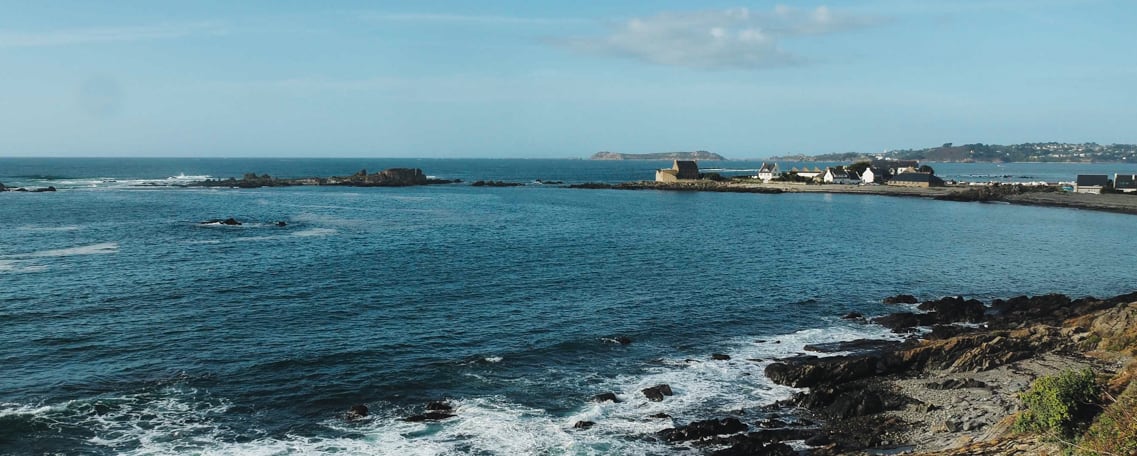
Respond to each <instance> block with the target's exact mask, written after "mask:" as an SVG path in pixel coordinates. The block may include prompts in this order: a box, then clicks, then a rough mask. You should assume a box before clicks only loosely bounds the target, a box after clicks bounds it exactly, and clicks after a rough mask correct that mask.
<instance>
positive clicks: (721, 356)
mask: <svg viewBox="0 0 1137 456" xmlns="http://www.w3.org/2000/svg"><path fill="white" fill-rule="evenodd" d="M711 359H713V360H715V361H730V355H724V354H722V353H714V354H711Z"/></svg>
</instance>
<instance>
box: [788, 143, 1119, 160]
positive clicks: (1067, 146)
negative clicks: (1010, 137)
mask: <svg viewBox="0 0 1137 456" xmlns="http://www.w3.org/2000/svg"><path fill="white" fill-rule="evenodd" d="M873 158H891V159H896V160H919V161H930V162H956V163H968V162H994V163H1002V162H1086V163H1089V162H1122V163H1125V162H1134V161H1137V145H1133V144H1108V145H1103V144H1097V143H1080V144H1073V143H1058V142H1044V143H1024V144H1013V145H1009V146H1003V145H998V144H982V143H977V144H964V145H959V146H955V145H952V143H946V144H944V145H942V146H938V147H929V148H926V149H903V150H891V151H887V152H884V153H880V154H865V153H861V152H843V153H833V154H821V155H786V156H781V157H771V159H772V160H785V161H799V162H854V161H859V160H870V159H873Z"/></svg>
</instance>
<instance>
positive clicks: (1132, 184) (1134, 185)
mask: <svg viewBox="0 0 1137 456" xmlns="http://www.w3.org/2000/svg"><path fill="white" fill-rule="evenodd" d="M1113 189H1114V190H1117V191H1119V192H1125V193H1133V192H1137V174H1114V175H1113Z"/></svg>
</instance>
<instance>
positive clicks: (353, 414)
mask: <svg viewBox="0 0 1137 456" xmlns="http://www.w3.org/2000/svg"><path fill="white" fill-rule="evenodd" d="M369 413H370V411H369V410H368V409H367V406H366V405H363V404H356V405H353V406H351V409H349V410H348V411H347V416H346V417H345V418H346V419H347V420H348V421H351V420H358V419H363V418H366V417H367V415H368V414H369Z"/></svg>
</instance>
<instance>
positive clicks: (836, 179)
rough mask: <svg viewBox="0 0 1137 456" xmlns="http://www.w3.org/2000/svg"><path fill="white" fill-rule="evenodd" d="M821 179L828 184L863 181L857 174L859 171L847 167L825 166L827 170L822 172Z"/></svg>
mask: <svg viewBox="0 0 1137 456" xmlns="http://www.w3.org/2000/svg"><path fill="white" fill-rule="evenodd" d="M799 175H800V174H799ZM820 179H821V181H822V182H825V183H827V184H859V183H861V179H860V177H858V176H857V173H854V172H852V171H849V170H847V169H845V168H825V172H824V173H822V174H821V177H820Z"/></svg>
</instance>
